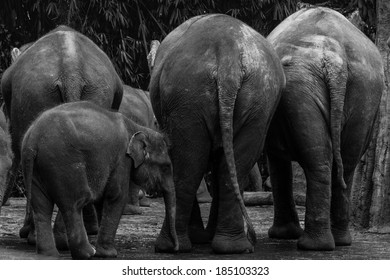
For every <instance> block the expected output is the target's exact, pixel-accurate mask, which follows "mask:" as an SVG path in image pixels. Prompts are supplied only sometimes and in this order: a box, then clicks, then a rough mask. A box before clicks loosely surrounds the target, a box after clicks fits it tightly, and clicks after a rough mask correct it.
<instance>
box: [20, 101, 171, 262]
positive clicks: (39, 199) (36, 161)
mask: <svg viewBox="0 0 390 280" xmlns="http://www.w3.org/2000/svg"><path fill="white" fill-rule="evenodd" d="M22 169H23V175H24V178H25V185H26V189H27V192H28V195H31V202H32V208H33V212H34V221H35V227H36V231H37V243H36V245H37V252H38V253H39V254H43V255H49V256H58V251H57V249H56V246H55V243H54V237H53V232H52V228H51V215H52V211H53V206H54V204H56V205H57V206H58V208H59V210H60V211H61V213H62V215H63V219H64V222H65V226H66V232H67V235H68V240H69V248H70V251H71V255H72V258H73V259H88V258H90V257H93V256H97V257H116V255H117V251H116V249H115V248H114V238H115V233H116V230H117V227H118V224H119V220H120V217H121V214H122V210H123V207H124V206H125V204H126V202H127V196H128V191H129V186H131V184H130V180H131V181H133V182H135V183H136V184H138V185H140V186H144V187H145V188H146V189H147V188H150V187H152V188H154V187H157V188H160V189H161V191H162V192H163V194H164V199H165V206H166V217H165V218H166V221H168V224H169V231H168V235H167V236H165V237H166V238H169V239H170V240H171V242H173V244H174V246H173V248H172V251H175V250H176V251H177V249H178V246H179V245H178V239H177V236H176V232H175V210H176V207H175V199H176V198H175V188H174V184H173V177H172V163H171V161H170V158H169V156H168V148H167V145H166V142H165V140H164V137H163V135H162V134H160V133H157V132H155V131H153V130H151V129H148V128H146V127H143V126H139V125H137V124H136V123H134V122H133V121H131V120H129V119H128V118H126V117H124V116H123V115H122V114H120V113H115V112H110V111H108V110H105V109H103V108H101V107H100V106H98V105H95V104H93V103H91V102H86V101H82V102H73V103H68V104H63V105H60V106H58V107H55V108H53V109H50V110H47V111H45V112H44V113H43V114H42V115H41V116H39V117H38V118H37V120H36V121H35V122H34V123H33V124H32V126H31V127H30V128H29V129H28V131H27V132H26V135H25V137H24V139H23V143H22ZM69 174H71V176H69ZM90 202H94V203H95V206H96V208H97V209H98V213H101V217H100V218H99V220H100V228H99V233H98V238H97V244H96V252H95V249H94V248H93V247H92V246H91V245H90V244H89V242H88V238H87V233H86V231H85V228H84V224H83V218H82V210H83V208H84V206H85V205H87V204H88V203H90Z"/></svg>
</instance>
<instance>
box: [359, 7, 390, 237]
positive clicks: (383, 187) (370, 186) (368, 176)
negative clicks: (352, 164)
mask: <svg viewBox="0 0 390 280" xmlns="http://www.w3.org/2000/svg"><path fill="white" fill-rule="evenodd" d="M376 2H377V3H376V15H377V32H376V45H377V47H378V49H379V51H380V52H381V55H382V58H383V62H384V68H385V89H384V91H383V95H382V100H381V105H380V111H379V115H378V119H377V122H376V124H375V130H374V135H373V139H372V141H371V143H370V146H369V148H368V150H367V152H366V154H365V155H364V156H363V158H362V160H361V162H360V164H359V165H358V167H357V168H356V172H355V177H354V184H353V192H352V205H351V210H352V212H351V214H352V222H353V224H355V225H356V226H360V227H364V228H368V229H369V230H370V231H374V232H390V186H389V183H390V156H389V151H388V148H389V142H390V141H389V139H390V138H389V137H390V135H389V129H390V122H389V108H390V107H389V106H390V98H389V97H390V95H389V94H390V88H389V86H388V81H389V77H390V72H389V71H390V69H389V64H390V60H389V51H390V49H389V47H388V46H387V43H386V41H387V39H388V38H389V37H390V18H389V14H390V1H388V0H377V1H376Z"/></svg>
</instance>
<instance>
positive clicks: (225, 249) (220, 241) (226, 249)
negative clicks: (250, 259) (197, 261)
mask: <svg viewBox="0 0 390 280" xmlns="http://www.w3.org/2000/svg"><path fill="white" fill-rule="evenodd" d="M211 248H212V249H213V251H214V253H216V254H244V253H253V252H254V250H255V248H254V245H252V244H251V243H250V242H249V240H248V238H247V237H246V235H245V234H244V233H242V234H239V235H237V236H234V237H231V236H230V237H228V236H225V235H218V234H216V235H215V236H214V238H213V241H212V242H211Z"/></svg>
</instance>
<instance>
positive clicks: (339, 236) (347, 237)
mask: <svg viewBox="0 0 390 280" xmlns="http://www.w3.org/2000/svg"><path fill="white" fill-rule="evenodd" d="M332 235H333V239H334V242H335V244H336V246H351V244H352V236H351V232H350V231H349V229H347V230H339V229H335V228H332Z"/></svg>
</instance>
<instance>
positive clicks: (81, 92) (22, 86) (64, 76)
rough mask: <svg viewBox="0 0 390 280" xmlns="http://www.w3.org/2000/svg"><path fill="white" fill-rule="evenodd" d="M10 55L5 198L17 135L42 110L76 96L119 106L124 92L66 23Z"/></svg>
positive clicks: (5, 80)
mask: <svg viewBox="0 0 390 280" xmlns="http://www.w3.org/2000/svg"><path fill="white" fill-rule="evenodd" d="M12 57H13V60H14V62H13V63H12V65H11V66H10V67H9V68H8V69H7V70H6V71H5V72H4V74H3V77H2V80H1V90H2V94H3V98H4V102H5V113H6V117H7V118H8V119H9V124H10V134H11V138H12V150H13V153H14V155H15V157H14V161H13V165H12V169H11V171H10V180H9V182H8V184H7V186H6V189H4V188H2V189H0V197H2V196H3V197H4V196H7V195H4V194H8V193H9V192H10V190H11V188H12V186H13V184H14V180H15V178H16V176H15V175H16V171H17V169H18V167H19V163H20V145H21V141H22V137H23V135H24V133H25V132H26V130H27V128H28V127H29V125H30V124H31V123H32V122H33V121H34V119H35V118H36V117H37V116H38V115H39V114H40V113H41V112H43V111H45V110H47V109H49V108H52V107H54V106H56V105H58V104H61V103H64V102H72V101H78V100H89V101H92V102H94V103H96V104H98V105H100V106H102V107H104V108H107V109H109V108H112V109H114V110H118V108H119V105H120V102H121V100H122V93H123V88H122V82H121V80H120V78H119V76H118V74H117V73H116V71H115V69H114V67H113V65H112V63H111V61H110V59H109V58H108V57H107V55H106V54H105V53H104V52H103V51H102V50H101V49H100V48H99V47H98V46H97V45H95V44H94V43H93V42H92V41H91V40H90V39H88V38H87V37H86V36H84V35H82V34H80V33H78V32H76V31H74V30H73V29H71V28H69V27H66V26H59V27H58V28H56V29H54V30H53V31H51V32H49V33H48V34H46V35H44V36H43V37H41V38H40V39H38V40H37V41H36V42H34V43H32V44H27V45H24V46H23V47H22V48H21V50H19V51H18V50H17V49H14V50H13V51H12ZM5 198H6V197H5ZM1 203H2V202H1V201H0V205H1ZM28 213H29V211H27V215H28V216H26V220H25V225H24V227H23V228H22V229H21V231H20V235H21V236H22V237H27V235H28V234H29V232H30V226H31V224H30V222H32V217H31V216H29V214H28Z"/></svg>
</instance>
